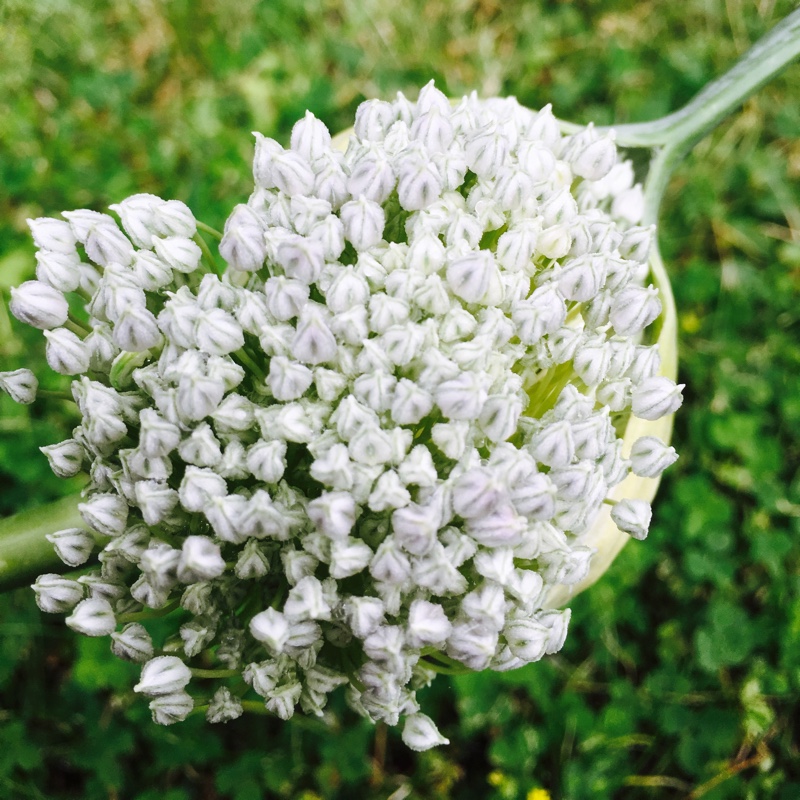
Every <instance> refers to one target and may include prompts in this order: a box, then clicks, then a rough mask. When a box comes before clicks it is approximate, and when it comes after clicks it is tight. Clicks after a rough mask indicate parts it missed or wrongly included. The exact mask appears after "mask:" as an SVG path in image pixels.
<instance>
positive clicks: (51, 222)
mask: <svg viewBox="0 0 800 800" xmlns="http://www.w3.org/2000/svg"><path fill="white" fill-rule="evenodd" d="M25 221H26V222H27V223H28V227H29V228H30V230H31V235H32V236H33V241H34V243H35V244H36V246H37V247H39V248H41V249H42V250H52V251H53V252H55V253H64V254H65V255H72V254H74V253H75V235H74V234H73V232H72V230H71V228H70V226H69V224H68V223H66V222H62V221H61V220H59V219H51V218H50V217H38V218H37V219H28V220H25Z"/></svg>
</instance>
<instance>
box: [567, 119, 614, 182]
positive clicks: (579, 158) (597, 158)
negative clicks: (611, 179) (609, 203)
mask: <svg viewBox="0 0 800 800" xmlns="http://www.w3.org/2000/svg"><path fill="white" fill-rule="evenodd" d="M587 133H588V131H587ZM594 137H597V134H594ZM594 137H592V138H594ZM581 138H584V141H586V138H585V137H584V136H583V134H577V135H576V136H575V137H573V141H574V142H575V144H577V143H578V142H577V140H579V139H581ZM571 144H572V142H570V144H568V145H567V147H568V148H569V149H572V148H570V145H571ZM581 144H583V142H581ZM569 161H570V165H571V166H572V171H573V172H574V173H575V174H576V175H578V176H580V177H581V178H585V179H586V180H589V181H597V180H600V179H601V178H604V177H605V176H606V175H608V173H609V172H610V171H611V168H612V167H613V166H614V165H615V164H616V163H617V148H616V146H615V145H614V139H613V136H600V137H597V138H595V139H594V141H591V139H589V141H586V143H585V144H583V146H579V147H576V148H575V149H574V150H573V151H572V153H571V157H570V159H569Z"/></svg>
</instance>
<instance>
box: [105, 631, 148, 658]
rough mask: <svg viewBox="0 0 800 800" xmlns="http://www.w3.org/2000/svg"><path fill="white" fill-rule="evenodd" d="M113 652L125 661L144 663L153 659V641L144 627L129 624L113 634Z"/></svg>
mask: <svg viewBox="0 0 800 800" xmlns="http://www.w3.org/2000/svg"><path fill="white" fill-rule="evenodd" d="M111 652H112V653H113V654H114V655H115V656H116V657H117V658H121V659H123V660H125V661H134V662H136V663H140V664H141V663H143V662H145V661H148V660H149V659H151V658H152V657H153V640H152V639H151V638H150V634H149V633H148V632H147V629H146V628H145V627H144V625H140V624H139V623H138V622H129V623H128V624H127V625H126V626H125V627H124V628H123V629H122V630H121V631H113V632H112V634H111Z"/></svg>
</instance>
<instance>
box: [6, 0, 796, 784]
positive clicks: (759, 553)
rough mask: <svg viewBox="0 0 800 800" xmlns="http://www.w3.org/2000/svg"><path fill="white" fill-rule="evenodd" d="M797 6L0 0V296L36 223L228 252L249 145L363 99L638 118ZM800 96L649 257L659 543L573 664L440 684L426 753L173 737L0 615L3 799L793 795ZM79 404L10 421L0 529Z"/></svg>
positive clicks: (735, 157)
mask: <svg viewBox="0 0 800 800" xmlns="http://www.w3.org/2000/svg"><path fill="white" fill-rule="evenodd" d="M793 5H794V4H793V3H790V2H787V1H786V0H779V1H776V2H770V0H761V2H759V3H755V2H749V1H747V2H746V1H745V0H728V2H722V0H686V2H683V3H674V2H665V1H662V0H658V1H657V0H651V1H650V2H641V3H637V4H631V3H627V2H622V1H621V0H604V2H592V1H591V0H583V2H579V1H578V0H574V2H563V3H551V2H545V1H544V0H541V1H540V2H521V1H520V0H507V1H506V2H502V3H501V2H499V0H480V1H478V0H452V1H450V2H445V1H444V0H438V1H437V0H432V1H431V2H424V3H423V2H419V0H409V1H408V2H406V3H403V4H401V5H399V6H393V7H392V6H390V5H389V4H387V3H378V2H375V1H374V0H359V2H356V1H355V0H339V1H338V2H337V1H335V0H308V1H307V2H303V3H300V2H290V0H276V1H273V2H263V3H258V2H255V0H242V1H241V2H237V3H232V2H230V0H195V2H190V1H189V0H173V2H169V3H165V2H158V0H143V2H139V3H127V2H122V1H121V0H119V1H118V2H112V1H111V0H94V2H89V1H88V0H84V1H83V2H79V1H78V0H39V2H37V3H30V2H27V0H0V41H2V43H3V46H2V47H3V49H2V53H3V57H2V59H0V187H2V190H1V191H0V292H2V293H4V294H7V289H8V287H9V286H11V285H14V284H16V283H18V282H19V281H20V280H22V279H25V278H27V277H29V276H30V274H31V273H32V271H33V248H32V245H31V243H30V241H29V239H28V236H27V232H26V226H25V218H26V217H33V216H38V215H41V214H55V213H57V212H58V211H60V210H62V209H69V208H77V207H89V208H96V209H102V208H104V207H106V206H107V205H108V204H109V203H111V202H114V201H117V200H119V199H120V198H122V197H124V196H126V195H127V194H130V193H133V192H136V191H151V192H155V193H157V194H161V195H163V196H166V197H177V198H180V199H182V200H184V201H186V202H187V203H189V204H190V206H191V207H192V208H193V209H195V210H196V211H197V213H198V214H200V215H201V217H202V219H203V220H204V221H205V222H206V223H208V224H209V225H212V226H213V227H215V228H220V227H221V225H222V223H223V221H224V219H225V216H226V214H227V211H228V210H229V208H230V207H231V205H232V204H233V203H235V202H238V201H240V200H241V199H242V198H244V197H246V196H247V194H248V192H249V186H250V184H251V177H250V174H249V166H248V162H249V159H250V157H251V149H252V139H251V137H250V131H252V130H260V131H261V132H262V133H264V134H266V135H270V136H275V137H276V138H278V139H281V140H284V141H285V140H286V139H287V138H288V133H289V130H290V128H291V125H292V123H293V122H294V120H295V119H297V118H298V117H300V116H301V115H302V113H303V112H304V111H305V109H306V108H310V109H311V110H313V111H314V113H315V114H317V115H318V116H320V117H321V118H322V119H323V120H324V121H325V122H326V123H327V124H328V125H329V127H330V128H331V129H332V130H337V129H340V128H342V127H346V126H347V125H348V120H350V119H352V114H353V112H354V109H355V107H356V105H357V104H358V102H359V101H360V100H362V99H363V98H365V97H372V96H381V97H387V96H391V95H392V94H393V93H394V92H396V91H398V90H403V91H406V92H408V93H409V94H410V95H412V96H413V95H414V94H415V92H416V91H417V90H418V88H419V87H420V86H421V85H422V84H423V83H425V82H427V81H428V80H429V79H430V78H435V79H436V81H437V84H438V85H439V86H440V87H441V88H443V89H444V90H446V91H447V92H449V93H451V94H454V95H457V94H459V93H462V92H465V91H469V90H472V89H476V90H477V91H478V92H479V93H480V94H482V95H494V94H514V95H516V96H517V97H518V98H519V99H520V101H522V102H524V103H526V104H528V105H530V106H532V107H539V106H541V105H543V104H544V103H547V102H552V103H553V105H554V108H555V111H556V113H557V114H558V115H559V116H561V117H563V118H565V119H570V120H574V121H578V122H586V121H589V120H595V121H597V122H598V123H610V122H614V121H616V122H624V121H635V120H644V119H650V118H654V117H656V116H659V115H662V114H664V113H666V112H667V111H669V110H673V109H675V108H677V107H678V106H679V105H680V104H682V103H684V102H685V101H687V100H688V99H690V97H691V96H692V95H693V94H694V93H695V92H696V91H697V90H699V89H700V88H701V87H702V86H703V84H704V83H706V82H707V81H708V80H710V79H711V78H712V77H714V76H715V75H717V74H719V73H720V72H722V71H723V70H724V69H725V68H726V67H727V66H728V65H729V64H730V63H731V62H732V61H733V60H734V59H735V57H736V56H737V54H739V53H741V52H742V51H743V50H744V49H746V47H747V46H748V43H749V42H751V41H753V40H754V39H755V38H757V37H758V35H759V34H760V33H762V32H764V31H765V30H767V29H768V28H769V27H771V25H772V24H774V22H775V21H776V20H777V19H779V18H780V17H781V16H783V15H785V14H786V13H788V12H789V11H790V10H791V9H792V7H793ZM798 78H800V68H799V67H798V66H794V67H792V68H790V69H789V70H787V72H786V73H785V74H784V76H782V77H781V78H780V79H778V80H776V81H775V82H773V83H772V84H770V85H769V86H768V87H766V88H765V89H764V90H762V91H761V92H760V93H759V94H758V95H757V96H756V97H754V98H753V99H751V100H750V101H748V103H747V104H746V106H745V107H744V108H743V109H742V111H741V112H740V113H738V114H737V115H735V116H734V117H733V118H732V119H731V120H730V121H729V122H728V123H727V124H725V125H724V126H723V127H722V128H721V129H720V130H719V131H718V132H717V133H716V134H715V135H714V136H712V137H711V138H710V139H708V140H707V141H706V142H704V143H702V144H701V145H700V146H698V147H697V148H696V149H695V151H694V153H693V154H692V155H691V156H690V157H689V159H688V160H687V162H686V163H685V165H684V166H683V167H682V168H681V170H680V171H679V174H678V175H677V176H676V177H675V179H674V180H673V182H672V184H671V188H670V191H669V194H668V196H667V199H666V202H665V207H664V212H663V216H662V226H661V247H662V252H663V255H664V257H665V262H666V263H667V266H668V269H669V271H670V274H671V276H672V279H673V286H674V290H675V293H676V296H677V301H678V307H679V318H680V328H681V381H685V382H686V383H687V390H686V397H687V400H686V403H685V406H684V408H683V409H682V411H681V413H680V415H679V417H678V420H677V428H676V435H675V443H676V446H677V448H678V450H679V452H680V453H681V460H680V461H679V462H678V464H677V465H676V466H675V467H674V468H673V469H672V470H671V471H670V473H669V477H668V478H667V479H666V480H665V482H664V484H663V487H662V490H661V492H660V494H659V498H658V499H657V501H656V506H655V520H656V522H655V525H654V528H653V531H652V533H651V535H650V538H649V539H648V541H647V542H645V543H637V542H633V543H631V544H630V545H629V546H628V547H627V548H626V550H625V551H624V552H623V554H622V556H621V557H620V558H619V560H618V561H617V562H616V564H615V565H614V567H613V569H612V570H611V571H610V573H609V574H608V575H607V576H606V577H605V578H604V579H603V580H602V581H601V582H600V583H599V584H598V585H597V586H595V587H594V588H593V589H592V590H591V591H590V592H587V593H586V594H585V595H582V596H580V597H579V598H577V599H576V601H575V602H574V604H573V609H574V616H573V623H572V630H571V635H570V637H569V640H568V643H567V646H566V647H565V649H564V651H563V652H562V653H560V654H559V655H558V657H556V658H553V659H551V660H550V661H548V662H546V663H541V664H538V665H533V666H532V667H530V668H525V669H523V670H519V671H516V672H513V673H509V674H505V675H490V674H485V675H475V676H469V677H463V678H458V679H455V680H452V681H451V680H448V679H447V678H440V679H439V680H438V681H437V683H436V684H435V685H434V687H433V688H432V689H431V690H430V692H429V695H428V697H427V703H428V705H429V706H433V707H434V708H435V714H434V716H435V717H436V719H437V720H441V721H442V723H443V724H442V727H443V730H444V732H445V734H446V735H447V736H448V737H449V738H450V739H451V742H452V744H451V745H450V746H449V747H448V748H443V749H439V750H436V751H433V752H430V753H426V754H422V755H420V756H414V755H412V754H410V753H409V752H408V751H407V750H405V749H404V747H403V746H402V745H401V744H400V742H399V739H398V737H397V736H396V734H395V733H394V732H393V731H389V732H387V731H386V730H385V729H383V728H380V727H378V728H373V727H372V726H371V725H368V724H365V723H363V722H360V721H358V720H356V719H355V718H354V717H353V716H352V714H350V712H348V711H347V710H346V709H345V708H344V706H343V704H341V703H339V704H335V705H334V707H333V709H332V710H331V713H330V715H329V718H327V719H326V721H325V722H323V721H318V720H312V719H298V720H296V721H292V722H291V723H289V724H282V723H278V722H276V721H273V720H270V719H268V718H261V717H250V718H246V719H244V720H239V721H237V722H234V723H231V724H229V725H228V726H225V727H224V728H221V729H220V728H209V727H207V726H206V725H205V724H204V723H203V722H202V721H201V720H197V719H193V720H190V721H188V722H187V723H185V724H183V725H182V726H178V727H176V728H173V729H163V728H158V727H156V726H154V725H152V724H151V723H150V721H149V714H148V712H147V709H146V706H145V705H144V704H142V703H136V702H132V701H131V699H130V697H129V695H128V693H127V692H126V691H125V690H126V687H128V686H130V685H131V683H132V682H133V673H135V669H131V668H130V667H129V666H127V665H125V664H122V663H120V662H118V661H117V660H116V659H113V658H112V657H111V656H110V655H109V654H108V653H107V652H106V647H107V645H106V643H105V642H96V641H93V640H81V641H78V640H77V639H76V638H74V637H73V636H71V635H70V634H69V632H68V631H66V630H65V629H64V627H63V625H62V623H61V621H60V620H58V619H50V618H44V617H43V616H42V615H40V614H39V612H38V611H37V610H36V608H35V606H34V604H33V602H32V598H31V593H30V592H28V591H26V590H20V591H18V592H15V593H12V594H10V595H7V596H4V597H3V598H2V599H0V692H1V693H2V694H1V695H0V740H2V742H3V748H2V751H0V787H2V788H0V792H2V794H3V795H4V796H7V797H11V798H48V800H58V799H59V798H72V797H76V796H80V797H84V798H89V799H90V800H94V798H98V799H99V798H120V799H122V798H126V799H127V798H132V799H133V800H155V798H159V799H160V800H161V799H162V798H163V799H165V800H189V798H202V799H203V800H212V799H213V798H224V799H225V800H251V799H252V800H256V798H262V797H270V798H272V797H275V798H304V800H312V798H314V799H317V798H324V799H325V800H329V798H330V799H332V798H349V797H362V798H369V800H373V799H374V800H377V799H378V798H387V797H390V796H391V797H393V798H395V800H400V799H401V798H406V797H408V798H437V799H439V798H442V799H443V800H448V799H450V798H452V800H461V799H462V798H463V799H464V800H466V799H467V798H470V799H471V798H476V799H477V798H480V799H483V798H490V799H491V800H505V799H506V798H508V800H516V798H526V797H527V796H529V793H530V792H531V790H533V789H535V788H536V787H541V788H543V789H546V790H547V791H549V792H550V794H551V795H552V797H554V798H568V799H569V800H582V799H583V798H587V799H588V798H596V797H625V798H633V799H634V800H635V799H636V798H661V797H664V798H671V797H675V798H678V797H680V798H686V797H688V798H701V797H702V798H705V800H723V799H724V798H737V800H738V798H758V799H759V800H760V798H779V799H780V800H791V799H793V798H796V797H798V796H800V733H799V732H798V720H799V719H800V702H798V692H799V691H800V545H798V538H799V537H800V470H798V465H800V311H798V308H800V305H799V304H798V301H797V298H798V293H799V292H800V192H799V191H798V183H797V181H798V177H800V140H798V136H797V134H798V131H800V90H798V85H800V81H798ZM0 363H2V367H1V368H2V369H12V368H16V367H18V366H22V365H25V366H28V365H31V364H34V365H38V366H40V367H41V366H42V364H43V355H42V346H41V341H40V337H38V336H36V335H35V334H32V333H30V332H27V331H25V330H23V329H22V326H18V325H16V323H15V322H13V321H12V320H10V319H9V315H8V314H7V311H6V308H5V306H4V305H3V304H0ZM42 371H44V370H42ZM47 381H48V382H49V383H47V385H48V386H50V387H52V388H58V387H59V386H60V383H59V379H58V377H57V376H52V377H50V378H48V379H47ZM66 408H67V406H66V405H64V404H62V403H60V402H57V401H48V402H46V403H42V404H41V405H37V406H36V407H34V408H33V409H23V408H19V407H16V406H13V404H11V403H9V402H7V401H6V400H5V399H0V433H2V435H1V436H0V487H2V491H1V492H0V511H2V512H3V513H12V512H14V511H16V510H19V509H21V508H23V507H29V506H33V505H36V504H38V503H41V502H43V501H45V500H48V499H51V498H53V497H56V496H58V495H59V494H61V493H65V492H68V491H70V490H71V488H72V487H71V486H70V485H69V484H68V482H63V481H59V480H57V479H55V478H54V477H53V476H51V475H49V474H48V471H47V467H46V461H45V459H44V458H43V457H41V456H40V454H39V453H38V452H37V450H36V448H37V447H38V446H40V445H42V444H46V443H49V442H52V441H56V440H58V439H61V438H64V437H65V436H66V435H68V431H69V430H70V428H71V426H72V425H73V424H74V419H72V418H70V417H69V416H68V415H67V412H66ZM326 723H327V724H326ZM540 796H541V794H540V795H538V796H537V800H538V797H540Z"/></svg>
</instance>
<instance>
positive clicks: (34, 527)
mask: <svg viewBox="0 0 800 800" xmlns="http://www.w3.org/2000/svg"><path fill="white" fill-rule="evenodd" d="M79 502H80V496H78V495H74V496H72V497H65V498H63V499H62V500H57V501H56V502H55V503H50V504H49V505H46V506H40V507H39V508H34V509H31V510H30V511H22V512H20V513H19V514H15V515H14V516H13V517H6V518H5V519H2V520H0V591H4V590H7V589H15V588H17V587H18V586H25V585H26V584H30V583H32V582H33V581H34V580H36V577H37V575H41V574H42V573H43V572H59V573H60V572H65V571H66V570H68V569H69V567H67V566H66V565H65V564H64V563H63V562H62V561H61V559H59V557H58V556H57V555H56V553H55V550H53V545H52V544H50V542H48V541H47V539H45V536H46V535H47V534H48V533H53V532H54V531H60V530H63V529H64V528H77V527H83V524H84V523H83V519H82V518H81V515H80V513H79V512H78V503H79Z"/></svg>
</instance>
